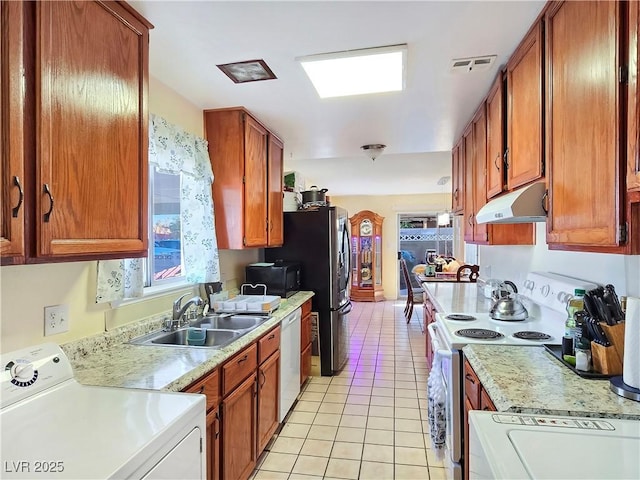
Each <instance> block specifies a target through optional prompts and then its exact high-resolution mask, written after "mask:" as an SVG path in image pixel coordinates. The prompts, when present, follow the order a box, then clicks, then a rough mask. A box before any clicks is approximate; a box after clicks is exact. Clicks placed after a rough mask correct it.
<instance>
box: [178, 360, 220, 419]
mask: <svg viewBox="0 0 640 480" xmlns="http://www.w3.org/2000/svg"><path fill="white" fill-rule="evenodd" d="M184 391H185V392H187V393H200V394H203V395H205V396H206V397H207V412H208V411H209V410H211V409H212V408H214V407H216V406H217V405H218V403H220V375H218V370H215V371H214V372H213V373H210V374H208V375H207V376H205V377H204V378H202V379H200V380H197V381H196V383H194V384H193V385H191V386H190V387H187V388H186V389H185V390H184Z"/></svg>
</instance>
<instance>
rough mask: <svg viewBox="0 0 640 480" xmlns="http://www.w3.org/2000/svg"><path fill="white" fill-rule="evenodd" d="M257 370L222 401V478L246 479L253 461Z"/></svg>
mask: <svg viewBox="0 0 640 480" xmlns="http://www.w3.org/2000/svg"><path fill="white" fill-rule="evenodd" d="M256 402H257V390H256V373H255V371H254V373H253V374H252V375H251V376H250V377H249V378H247V379H246V380H245V381H244V382H242V384H240V386H239V387H238V388H236V389H235V390H234V391H233V393H231V394H230V395H228V396H227V397H226V398H225V399H224V400H223V402H222V433H223V438H222V478H223V479H224V480H241V479H242V480H244V479H247V478H249V475H250V474H251V472H252V471H253V468H254V466H255V464H256V458H257V455H256V448H257V442H256V434H257V425H256V414H257V408H256V407H257V403H256Z"/></svg>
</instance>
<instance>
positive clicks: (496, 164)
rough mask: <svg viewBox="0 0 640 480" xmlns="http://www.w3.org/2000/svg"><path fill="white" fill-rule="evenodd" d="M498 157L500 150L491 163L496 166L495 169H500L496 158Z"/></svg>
mask: <svg viewBox="0 0 640 480" xmlns="http://www.w3.org/2000/svg"><path fill="white" fill-rule="evenodd" d="M499 159H500V152H498V154H497V155H496V158H495V159H494V160H493V164H494V165H495V166H496V170H498V171H500V164H499V163H498V160H499Z"/></svg>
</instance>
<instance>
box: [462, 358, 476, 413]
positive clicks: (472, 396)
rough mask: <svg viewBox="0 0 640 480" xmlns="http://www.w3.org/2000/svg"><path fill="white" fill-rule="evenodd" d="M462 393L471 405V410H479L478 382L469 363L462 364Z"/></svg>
mask: <svg viewBox="0 0 640 480" xmlns="http://www.w3.org/2000/svg"><path fill="white" fill-rule="evenodd" d="M464 393H465V395H466V396H467V398H468V399H469V402H470V403H471V407H472V408H473V410H479V409H480V380H478V376H477V375H476V372H474V371H473V368H471V365H469V362H467V361H466V360H465V362H464Z"/></svg>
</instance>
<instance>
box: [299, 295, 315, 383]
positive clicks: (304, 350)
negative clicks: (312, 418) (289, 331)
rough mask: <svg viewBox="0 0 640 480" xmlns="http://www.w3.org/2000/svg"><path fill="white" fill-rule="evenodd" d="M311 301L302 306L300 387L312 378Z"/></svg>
mask: <svg viewBox="0 0 640 480" xmlns="http://www.w3.org/2000/svg"><path fill="white" fill-rule="evenodd" d="M311 330H312V328H311V299H309V300H307V301H306V302H304V303H303V304H302V320H301V324H300V385H302V384H303V383H304V382H306V381H307V378H309V377H310V376H311V337H312V332H311Z"/></svg>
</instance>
